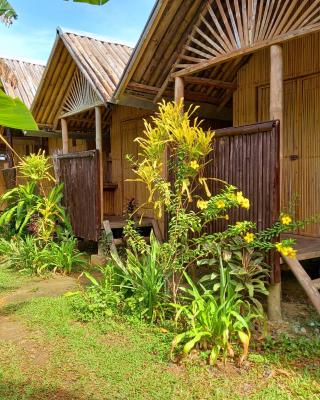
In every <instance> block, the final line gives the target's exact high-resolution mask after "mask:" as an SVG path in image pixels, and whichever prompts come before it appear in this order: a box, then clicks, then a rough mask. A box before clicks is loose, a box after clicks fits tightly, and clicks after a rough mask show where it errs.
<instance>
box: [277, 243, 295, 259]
mask: <svg viewBox="0 0 320 400" xmlns="http://www.w3.org/2000/svg"><path fill="white" fill-rule="evenodd" d="M276 249H277V250H278V251H279V253H281V254H283V255H284V256H285V257H288V258H292V259H295V258H296V256H297V250H294V249H293V248H292V247H291V246H284V245H283V244H282V243H277V244H276Z"/></svg>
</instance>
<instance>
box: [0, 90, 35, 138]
mask: <svg viewBox="0 0 320 400" xmlns="http://www.w3.org/2000/svg"><path fill="white" fill-rule="evenodd" d="M0 125H2V126H5V127H8V128H13V129H22V130H26V131H27V130H35V131H37V130H38V126H37V124H36V122H35V120H34V119H33V116H32V114H31V112H30V111H29V110H28V108H27V106H26V105H25V104H24V103H23V102H22V101H21V100H20V99H18V98H16V99H13V98H12V97H10V96H7V95H6V94H5V93H4V92H3V91H2V90H0Z"/></svg>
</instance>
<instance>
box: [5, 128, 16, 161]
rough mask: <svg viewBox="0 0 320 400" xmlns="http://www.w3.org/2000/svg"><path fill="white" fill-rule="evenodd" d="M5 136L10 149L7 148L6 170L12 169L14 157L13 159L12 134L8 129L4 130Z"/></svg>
mask: <svg viewBox="0 0 320 400" xmlns="http://www.w3.org/2000/svg"><path fill="white" fill-rule="evenodd" d="M6 136H7V141H8V143H9V144H10V147H11V148H10V147H7V153H8V168H13V167H14V157H13V151H12V149H13V139H12V132H11V129H10V128H6Z"/></svg>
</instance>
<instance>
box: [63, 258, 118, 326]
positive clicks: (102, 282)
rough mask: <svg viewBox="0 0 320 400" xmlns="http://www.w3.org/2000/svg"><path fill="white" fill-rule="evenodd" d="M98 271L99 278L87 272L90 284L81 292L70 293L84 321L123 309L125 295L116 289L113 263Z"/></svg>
mask: <svg viewBox="0 0 320 400" xmlns="http://www.w3.org/2000/svg"><path fill="white" fill-rule="evenodd" d="M98 271H99V272H100V274H101V278H100V279H99V280H98V279H96V278H95V277H94V276H93V275H92V274H90V273H88V272H85V273H84V275H85V276H86V278H87V279H88V280H89V282H90V284H89V285H88V286H87V287H86V288H85V290H83V291H81V292H77V293H69V294H68V295H69V296H72V305H73V308H74V310H75V312H76V314H77V316H78V318H79V319H80V320H81V321H83V322H87V321H91V320H93V319H101V318H102V319H103V318H105V317H111V316H113V315H114V313H115V312H116V311H118V312H119V311H120V309H121V304H122V301H123V296H122V293H121V292H120V291H118V290H117V289H116V283H115V280H116V275H115V272H114V266H113V264H112V263H109V264H107V265H106V266H104V267H100V268H99V269H98Z"/></svg>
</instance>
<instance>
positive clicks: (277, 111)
mask: <svg viewBox="0 0 320 400" xmlns="http://www.w3.org/2000/svg"><path fill="white" fill-rule="evenodd" d="M270 59H271V63H270V66H271V68H270V118H271V120H276V119H277V120H279V121H280V189H279V190H280V203H281V189H282V159H283V98H284V90H283V87H284V80H283V50H282V47H281V46H280V45H273V46H271V47H270ZM268 315H269V319H270V320H273V321H277V320H278V321H279V320H281V319H282V315H281V275H280V270H279V271H277V273H276V274H275V277H274V282H272V283H271V284H270V287H269V297H268Z"/></svg>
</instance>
